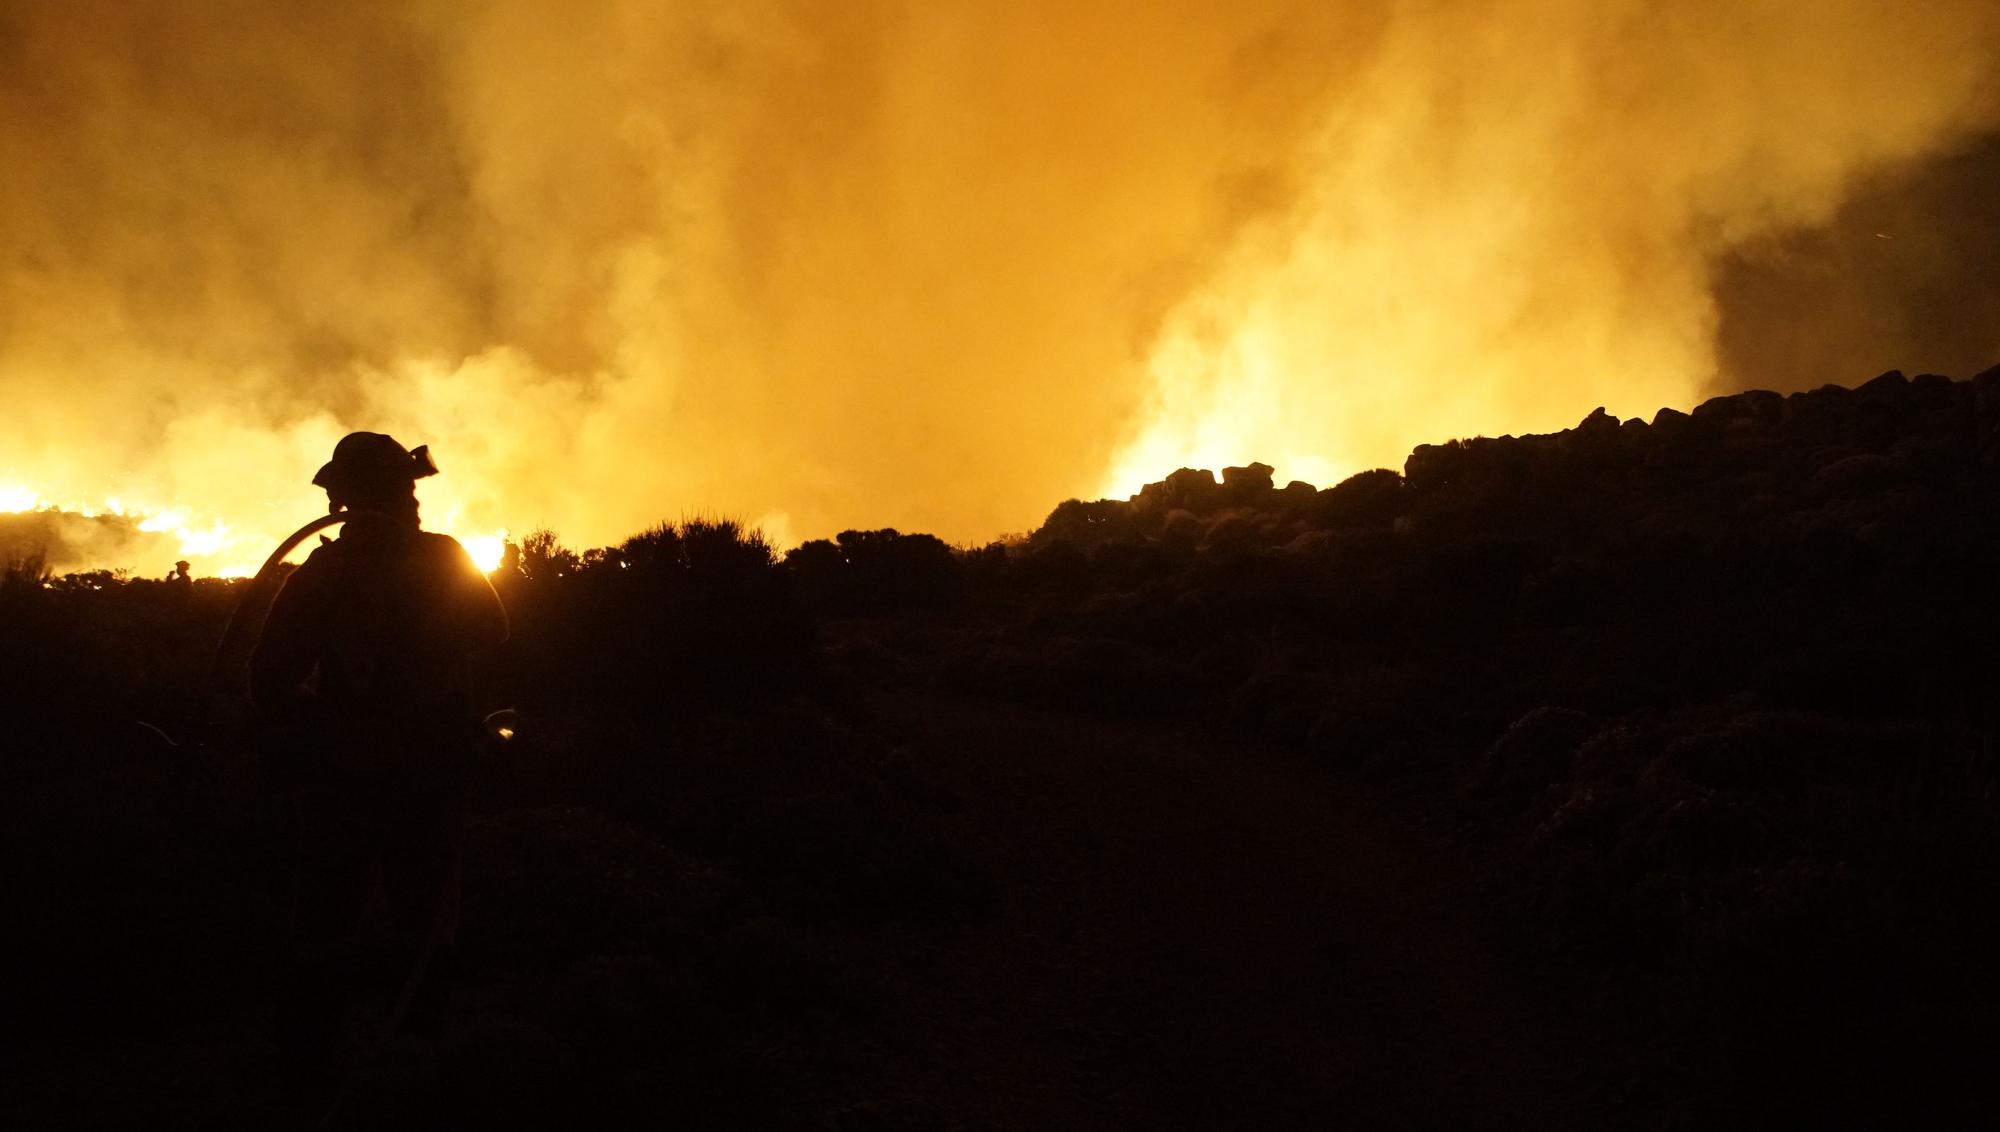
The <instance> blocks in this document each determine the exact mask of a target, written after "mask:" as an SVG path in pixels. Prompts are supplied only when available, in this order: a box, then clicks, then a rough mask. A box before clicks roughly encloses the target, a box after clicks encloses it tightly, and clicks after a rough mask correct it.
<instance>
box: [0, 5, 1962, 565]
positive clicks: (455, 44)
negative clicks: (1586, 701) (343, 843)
mask: <svg viewBox="0 0 2000 1132" xmlns="http://www.w3.org/2000/svg"><path fill="white" fill-rule="evenodd" d="M4 24H5V35H6V40H7V43H6V50H5V51H0V90H4V91H5V97H4V99H0V168H5V169H6V170H7V171H8V174H7V176H5V177H4V178H0V249H5V256H6V262H5V265H4V269H0V311H5V312H6V313H5V318H4V323H5V326H4V333H3V334H0V400H4V403H5V404H6V405H7V407H8V411H7V412H6V413H5V414H4V415H0V481H5V482H4V484H0V507H5V508H8V509H12V510H15V511H20V510H33V509H37V508H42V507H50V506H60V507H65V508H68V507H72V506H74V505H76V504H78V503H84V504H87V505H88V506H89V507H90V508H94V509H97V510H99V511H103V510H104V509H106V508H107V507H108V506H110V505H109V504H107V503H106V502H105V501H107V500H112V499H116V500H121V501H123V502H122V504H121V506H122V507H123V508H124V509H125V510H122V511H120V512H118V513H120V514H130V515H133V516H137V517H138V521H139V523H140V524H141V526H142V527H143V528H144V530H143V533H144V534H146V535H147V537H146V538H145V539H133V540H128V542H127V543H126V544H122V545H121V544H115V543H113V542H109V541H106V542H98V543H93V544H91V546H90V547H89V548H88V549H87V551H78V552H77V553H80V554H81V553H87V554H88V555H89V556H91V558H92V560H93V561H95V562H96V563H98V564H101V565H105V566H115V567H126V568H130V569H132V570H134V571H135V572H140V573H145V574H151V575H158V574H161V573H164V571H165V570H166V569H168V568H169V567H170V565H171V560H170V559H168V560H164V561H163V560H162V559H163V558H166V556H167V555H169V554H177V555H179V556H181V557H186V558H188V559H190V560H191V561H193V562H194V563H195V564H196V566H197V568H198V569H202V570H206V571H215V572H220V571H239V572H240V571H243V570H247V569H251V568H254V567H255V565H256V564H257V563H258V562H259V561H261V558H262V555H263V554H264V553H265V552H266V551H267V548H268V547H270V546H271V545H273V544H274V543H275V542H276V541H277V540H278V539H279V538H281V537H283V536H284V535H285V534H287V533H289V532H290V531H291V530H293V529H296V527H297V526H298V525H299V524H300V523H303V522H305V521H306V520H307V519H310V518H311V517H313V516H314V515H315V514H317V513H319V512H320V510H321V509H322V508H323V507H324V502H323V498H322V497H321V496H320V495H319V493H318V492H316V491H314V490H313V489H312V488H311V487H310V484H309V480H310V478H311V475H312V472H313V470H314V469H316V468H317V467H318V466H319V464H320V463H321V462H323V461H324V460H325V459H326V458H327V456H328V454H329V453H330V452H331V451H332V447H333V444H334V442H335V441H336V440H338V438H339V437H340V436H341V435H343V434H344V433H346V432H348V431H350V430H354V429H367V430H371V431H378V432H387V433H390V434H392V435H394V436H395V437H396V438H397V439H398V440H400V441H401V442H403V443H404V444H406V445H416V444H429V445H431V447H432V450H433V451H434V452H435V453H436V455H437V458H438V462H439V464H440V466H441V468H442V474H441V475H440V476H439V477H438V478H437V479H435V480H428V481H426V482H425V486H424V488H423V490H422V492H421V495H422V499H423V504H424V515H425V519H426V522H427V524H428V525H430V526H431V527H433V528H435V529H440V530H445V531H449V532H451V533H454V534H455V535H457V536H458V537H459V538H460V539H461V540H462V541H464V542H465V543H466V545H467V546H468V549H470V550H471V551H472V553H473V554H474V555H475V557H477V558H478V559H479V560H480V562H481V563H482V564H483V565H491V564H495V563H497V562H498V560H499V557H500V554H501V553H502V536H501V534H500V533H499V532H502V531H507V530H512V531H516V532H526V531H530V530H534V529H536V528H540V527H549V528H553V529H555V530H556V531H558V532H559V533H560V534H561V535H562V537H563V539H564V541H565V542H566V543H568V544H569V545H572V546H579V547H587V546H594V545H604V544H608V543H612V542H616V541H618V540H620V539H622V538H624V537H626V536H629V535H631V534H633V533H635V532H637V531H639V530H642V529H644V528H646V527H647V526H649V525H651V524H654V523H657V522H660V521H662V520H672V519H674V518H676V517H678V516H681V515H684V514H690V513H703V514H722V515H728V516H733V517H737V518H739V519H743V520H747V521H749V522H752V523H755V524H757V525H760V526H763V527H764V528H766V530H767V531H769V532H771V533H772V537H773V539H774V541H776V542H779V543H781V544H783V543H789V542H792V541H795V540H797V539H805V538H816V537H823V536H829V535H832V534H834V533H836V532H838V531H840V530H842V529H846V528H854V527H862V528H868V527H881V526H894V527H898V528H902V529H905V530H925V531H931V532H934V533H937V534H939V535H941V536H943V537H945V538H946V539H948V540H951V541H954V542H980V541H984V540H986V539H990V538H993V537H996V536H999V535H1002V534H1004V533H1007V532H1012V531H1019V530H1022V529H1025V528H1029V527H1032V526H1034V525H1035V524H1037V523H1038V522H1040V520H1041V519H1042V518H1043V517H1044V516H1046V515H1047V513H1048V511H1049V509H1050V508H1051V507H1052V506H1053V505H1054V504H1056V503H1057V502H1059V501H1061V500H1063V499H1064V498H1067V497H1071V496H1086V497H1089V496H1095V495H1098V494H1104V493H1108V494H1115V495H1125V494H1129V493H1131V492H1132V491H1134V490H1136V489H1137V488H1138V487H1139V486H1140V485H1141V484H1143V483H1145V482H1147V481H1150V480H1156V479H1159V478H1161V477H1162V476H1164V475H1166V474H1167V473H1169V472H1171V471H1173V470H1174V469H1175V468H1177V467H1180V466H1183V465H1188V466H1197V467H1209V468H1216V467H1219V466H1223V465H1229V464H1243V463H1247V462H1249V461H1252V460H1261V461H1264V462H1266V463H1269V464H1272V465H1274V466H1275V467H1276V468H1277V470H1278V476H1279V478H1280V480H1281V481H1282V480H1284V479H1289V478H1301V479H1305V480H1308V481H1310V482H1313V483H1315V484H1327V483H1330V482H1334V481H1337V480H1338V479H1340V478H1341V477H1343V476H1345V475H1347V474H1349V473H1352V472H1355V471H1359V470H1362V469H1365V468H1369V467H1374V466H1391V467H1396V466H1400V465H1401V463H1402V460H1403V458H1404V457H1405V455H1406V454H1407V453H1408V451H1409V449H1410V448H1411V447H1412V446H1413V445H1415V444H1417V443H1421V442H1429V441H1435V440H1440V439H1445V438H1448V437H1451V436H1456V435H1467V434H1472V433H1476V432H1491V433H1498V432H1526V431H1545V430H1552V429H1557V428H1562V427H1565V426H1568V425H1570V424H1573V423H1574V422H1575V421H1576V420H1577V419H1579V418H1580V417H1581V416H1582V415H1583V414H1584V413H1587V412H1588V411H1589V410H1590V409H1591V408H1593V407H1594V406H1597V405H1605V406H1607V407H1608V408H1609V409H1610V410H1611V411H1612V412H1614V413H1616V414H1618V415H1620V416H1633V415H1648V416H1650V415H1651V414H1652V412H1653V411H1654V410H1656V409H1657V408H1659V407H1660V406H1662V405H1676V406H1680V407H1683V408H1685V407H1687V406H1688V405H1690V404H1691V403H1693V402H1694V401H1697V400H1699V399H1700V394H1702V393H1703V392H1704V391H1705V390H1706V389H1707V388H1708V387H1709V386H1710V385H1712V384H1713V383H1715V382H1718V381H1723V382H1740V383H1743V384H1755V383H1757V381H1758V377H1759V375H1758V374H1756V373H1751V372H1729V373H1724V372H1722V365H1721V362H1720V361H1719V358H1720V356H1721V355H1720V354H1719V353H1718V349H1717V340H1718V325H1719V323H1720V322H1721V318H1720V315H1719V314H1718V298H1717V295H1718V291H1717V289H1716V286H1715V282H1714V274H1713V269H1714V266H1715V264H1716V263H1717V262H1718V257H1721V256H1725V255H1727V254H1729V253H1730V252H1731V251H1732V250H1733V249H1737V248H1740V247H1743V246H1745V245H1746V243H1747V242H1749V241H1753V240H1756V239H1759V238H1764V237H1768V236H1771V235H1772V234H1773V233H1784V232H1787V231H1790V230H1792V229H1796V228H1799V227H1801V226H1812V225H1820V224H1825V223H1827V222H1828V221H1829V220H1830V219H1831V218H1833V217H1834V216H1835V215H1836V213H1837V210H1838V209H1839V208H1840V207H1841V205H1842V203H1843V201H1845V200H1848V199H1850V196H1851V194H1852V193H1853V192H1854V191H1855V185H1856V183H1857V180H1858V179H1860V178H1863V177H1866V176H1868V175H1870V174H1872V173H1874V172H1877V171H1880V170H1884V169H1889V168H1895V167H1900V166H1902V165H1907V164H1913V163H1922V162H1925V161H1930V160H1934V159H1938V158H1940V157H1941V156H1942V155H1945V154H1947V153H1950V152H1951V151H1953V149H1954V147H1963V146H1965V145H1967V144H1968V143H1969V142H1970V141H1971V140H1972V139H1978V138H1983V137H1985V136H1986V135H1987V134H1988V133H1989V132H1990V131H1993V130H1994V129H1996V128H2000V104H1996V97H2000V95H1996V85H1995V83H1994V81H1993V76H1994V73H1995V66H1996V60H2000V47H1996V45H2000V5H1994V4H1992V3H1991V2H1990V0H1938V2H1935V3H1927V4H1922V5H1910V4H1906V3H1899V2H1890V0H1827V2H1825V3H1820V4H1811V5H1801V4H1782V3H1779V4H1772V3H1763V4H1756V3H1749V4H1738V3H1686V4H1678V3H1677V4H1665V5H1663V4H1658V3H1653V2H1651V0H1603V2H1601V3H1579V2H1576V0H1514V2H1510V3H1485V2H1478V3H1475V2H1471V0H1440V2H1436V3H1423V4H1410V3H1400V2H1396V0H1353V2H1342V3H1328V4H1300V3H1297V2H1296V0H1237V2H1233V3H1229V4H1214V5H1161V4H1156V3H1142V2H1140V0H1106V2H1102V3H1083V4H1078V3H1053V2H1050V3H1043V2H1036V0H1029V2H1023V3H1004V4H1001V3H984V4H980V3H965V2H959V0H937V2H935V3H929V2H927V3H920V4H891V3H876V2H871V0H856V2H853V3H842V4H792V3H786V2H781V0H751V2H746V3H675V4H643V3H635V2H622V0H621V2H607V3H601V4H588V5H565V4H435V3H413V4H391V5H375V4H350V3H336V2H334V0H299V2H297V3H287V4H282V5H234V6H231V7H230V8H229V16H228V18H227V19H217V18H215V17H214V13H213V12H209V11H207V10H206V8H205V6H203V5H188V4H178V5H177V4H152V5H145V4H29V5H23V4H11V5H7V8H6V16H5V20H4ZM1878 230H1879V231H1883V232H1890V231H1894V232H1896V233H1897V234H1898V240H1897V241H1895V245H1896V248H1897V249H1900V248H1902V247H1903V246H1907V245H1909V244H1911V243H1913V242H1914V240H1915V236H1916V232H1917V231H1919V230H1918V229H1911V230H1910V231H1907V232H1906V231H1905V230H1904V229H1901V228H1895V227H1892V226H1890V225H1889V224H1888V223H1887V222H1886V221H1884V222H1872V223H1871V224H1870V225H1869V227H1868V228H1867V229H1865V230H1864V231H1867V232H1874V231H1878ZM1863 238H1864V239H1865V238H1866V237H1865V236H1864V237H1863ZM1869 243H1870V245H1871V246H1872V247H1877V248H1878V250H1882V249H1886V247H1887V245H1883V244H1881V243H1880V242H1878V241H1872V240H1871V241H1869ZM1855 274H1856V277H1857V280H1858V281H1857V283H1856V284H1855V286H1857V287H1862V286H1866V285H1867V278H1866V277H1867V275H1868V273H1865V272H1857V273H1855ZM1836 298H1841V296H1836ZM1861 305H1864V306H1865V304H1861ZM1815 309H1816V310H1818V311H1820V312H1821V313H1820V314H1818V315H1815V316H1813V317H1819V318H1823V319H1825V320H1828V321H1832V320H1838V319H1842V318H1843V317H1845V316H1844V314H1843V312H1844V311H1846V310H1847V309H1848V308H1847V307H1845V306H1841V305H1839V304H1838V303H1837V302H1833V301H1829V302H1827V303H1823V304H1820V305H1819V306H1818V307H1816V308H1815ZM1792 332H1793V333H1794V334H1796V335H1798V336H1802V337H1803V336H1810V335H1812V334H1813V333H1814V328H1813V327H1811V326H1799V327H1795V328H1793V331H1792ZM1781 345H1782V344H1774V345H1773V346H1772V347H1771V350H1772V351H1776V350H1778V349H1780V347H1781ZM1858 364H1859V363H1857V365H1858ZM1893 364H1897V365H1919V364H1922V363H1921V362H1918V361H1915V360H1912V359H1907V358H1896V359H1893ZM1878 368H1888V365H1882V366H1880V367H1878ZM1867 376H1869V375H1868V373H1867V372H1865V371H1863V372H1853V373H1838V374H1827V375H1826V379H1827V380H1848V381H1853V380H1860V379H1864V378H1865V377H1867ZM155 536H157V537H155Z"/></svg>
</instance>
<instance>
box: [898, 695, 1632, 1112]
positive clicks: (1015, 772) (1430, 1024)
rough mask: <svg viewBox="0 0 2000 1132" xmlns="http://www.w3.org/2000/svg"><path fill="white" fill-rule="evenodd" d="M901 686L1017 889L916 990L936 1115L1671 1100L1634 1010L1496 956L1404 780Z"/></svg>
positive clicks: (1529, 1108)
mask: <svg viewBox="0 0 2000 1132" xmlns="http://www.w3.org/2000/svg"><path fill="white" fill-rule="evenodd" d="M879 710H880V711H881V712H882V714H883V715H884V717H885V718H886V719H887V720H889V722H890V724H891V726H893V727H895V728H898V729H900V730H901V732H902V733H903V735H904V737H905V739H906V741H907V743H908V744H909V755H910V758H911V761H912V763H913V764H915V765H916V766H917V767H918V768H919V773H920V774H921V775H923V776H925V777H927V778H929V779H930V780H931V781H932V782H933V783H934V784H935V785H936V786H938V787H941V788H943V789H945V790H949V791H950V792H952V793H954V794H956V795H957V796H958V797H959V798H960V799H961V800H962V803H963V805H964V806H965V817H966V819H967V821H968V823H969V825H970V827H971V829H972V832H973V833H974V834H975V836H976V837H977V839H978V841H979V843H980V845H981V846H982V848H981V852H982V853H983V854H984V855H985V856H986V863H987V864H988V866H989V867H990V868H991V869H992V870H993V871H994V873H995V874H996V876H997V877H998V879H999V881H1000V886H1001V890H1002V893H1003V895H1002V898H1001V899H1002V904H1001V907H1000V908H999V909H998V911H997V912H996V913H995V915H994V917H993V919H992V921H991V922H990V923H989V924H988V925H987V926H986V928H985V930H983V931H982V932H981V933H979V934H978V935H976V936H975V937H973V938H972V939H970V940H969V941H968V942H967V944H966V946H965V949H964V951H963V953H962V954H961V955H958V956H956V957H955V959H954V960H953V961H952V962H949V963H946V964H945V965H944V966H943V967H942V968H941V969H939V970H937V971H934V972H931V973H930V975H929V976H928V977H927V978H925V979H924V980H922V982H921V984H920V986H919V987H918V989H917V990H916V992H915V995H916V998H917V999H918V1001H917V1002H916V1003H915V1004H914V1005H915V1007H916V1012H917V1014H918V1015H919V1017H920V1018H921V1019H922V1025H923V1026H924V1027H925V1028H926V1029H927V1031H928V1032H927V1033H926V1035H925V1044H926V1045H927V1046H928V1058H927V1060H926V1061H925V1062H924V1063H923V1064H921V1065H920V1066H918V1067H915V1068H913V1069H912V1071H911V1073H912V1080H911V1081H910V1088H911V1091H912V1093H914V1094H917V1095H918V1096H924V1097H928V1098H932V1099H931V1100H930V1101H929V1102H928V1103H925V1104H923V1106H922V1107H924V1108H927V1109H932V1110H933V1111H932V1112H930V1113H929V1114H928V1115H929V1116H930V1117H931V1118H932V1119H927V1120H924V1121H922V1122H923V1123H932V1122H933V1121H935V1122H938V1123H943V1124H946V1125H948V1126H960V1127H968V1128H1054V1127H1062V1128H1091V1127H1097V1128H1142V1127H1143V1128H1160V1127H1188V1128H1233V1127H1240V1128H1328V1127H1368V1128H1380V1127H1444V1126H1455V1127H1473V1126H1476V1127H1540V1128H1548V1127H1575V1128H1604V1127H1648V1126H1658V1125H1659V1124H1660V1123H1661V1120H1662V1113H1661V1112H1659V1111H1658V1110H1656V1109H1653V1108H1652V1106H1651V1104H1650V1101H1651V1099H1652V1098H1654V1097H1656V1096H1657V1089H1656V1086H1655V1084H1654V1082H1653V1081H1652V1080H1651V1071H1650V1070H1649V1068H1648V1067H1649V1066H1650V1065H1652V1064H1653V1063H1654V1060H1655V1059H1654V1058H1653V1057H1652V1056H1651V1055H1650V1054H1649V1053H1648V1052H1647V1051H1646V1050H1644V1049H1643V1048H1642V1045H1643V1043H1642V1042H1641V1041H1640V1040H1638V1039H1636V1038H1635V1037H1634V1036H1633V1034H1634V1031H1635V1030H1639V1029H1641V1027H1639V1026H1638V1025H1636V1023H1635V1020H1634V1019H1631V1018H1629V1017H1626V1016H1624V1015H1623V1014H1622V1013H1621V1012H1619V1011H1618V1010H1617V1009H1615V1008H1614V1007H1611V1006H1608V1005H1604V1004H1602V1002H1601V998H1602V996H1599V995H1595V994H1593V993H1591V991H1590V990H1589V988H1586V987H1580V986H1576V985H1563V983H1564V980H1562V979H1560V978H1556V979H1552V978H1551V977H1550V975H1549V973H1548V972H1547V971H1540V972H1536V973H1533V974H1530V973H1529V972H1527V971H1526V970H1524V969H1523V968H1522V967H1521V965H1520V964H1519V963H1516V962H1509V961H1506V960H1503V959H1501V958H1499V957H1497V956H1496V954H1495V953H1494V952H1493V951H1492V950H1491V949H1490V948H1488V947H1487V946H1486V945H1485V942H1484V941H1483V939H1482V934H1481V932H1480V930H1479V928H1478V925H1477V916H1476V915H1475V914H1474V913H1473V911H1472V905H1471V903H1470V887H1469V881H1470V873H1471V872H1472V868H1471V862H1468V861H1465V860H1463V859H1462V858H1461V857H1459V856H1457V855H1456V854H1455V853H1454V851H1452V850H1450V849H1449V848H1447V847H1445V846H1443V845H1442V844H1440V843H1439V842H1438V841H1437V840H1436V839H1435V838H1432V837H1430V836H1428V835H1426V834H1424V833H1423V832H1422V831H1421V830H1419V829H1418V828H1416V827H1415V826H1414V825H1413V824H1412V823H1410V822H1408V821H1406V820H1401V819H1400V818H1399V817H1398V816H1397V815H1396V814H1395V813H1394V810H1395V807H1394V806H1393V805H1390V804H1387V803H1385V802H1384V801H1383V800H1382V799H1380V798H1372V797H1370V796H1369V795H1367V794H1365V793H1359V792H1355V791H1354V790H1352V789H1347V788H1343V787H1341V786H1339V785H1338V784H1336V783H1334V782H1332V781H1330V780H1329V779H1327V778H1326V777H1325V776H1323V775H1321V774H1319V773H1317V772H1315V771H1314V770H1313V769H1312V768H1311V767H1310V766H1307V765H1305V764H1303V763H1300V762H1297V761H1294V760H1290V759H1288V758H1287V757H1286V756H1284V755H1281V754H1277V753H1274V752H1269V751H1264V750H1252V749H1246V748H1243V747H1240V746H1236V745H1232V744H1228V743H1226V742H1222V741H1219V740H1216V739H1214V738H1212V737H1208V736H1203V735H1197V734H1193V733H1188V732H1184V731H1178V730H1175V729H1173V728H1170V727H1163V726H1159V725H1153V724H1136V723H1130V722H1107V721H1102V720H1096V719H1090V718H1084V717H1079V716H1073V715H1068V714H1062V713H1055V712H1047V711H1040V710H1034V709H1027V708H1022V707H1017V706H1012V705H1002V704H996V703H990V702H984V701H975V700H966V699H943V700H940V699H935V698H931V697H915V696H903V697H888V698H885V699H884V700H883V701H882V702H881V703H880V705H879ZM1592 1000H1600V1001H1597V1002H1595V1003H1593V1001H1592ZM936 1098H949V1099H944V1100H939V1099H936ZM939 1108H942V1109H943V1110H945V1111H936V1110H937V1109H939ZM937 1118H942V1119H941V1120H938V1119H937Z"/></svg>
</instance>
